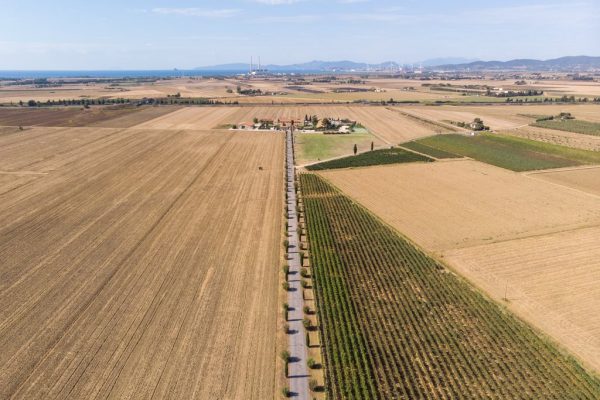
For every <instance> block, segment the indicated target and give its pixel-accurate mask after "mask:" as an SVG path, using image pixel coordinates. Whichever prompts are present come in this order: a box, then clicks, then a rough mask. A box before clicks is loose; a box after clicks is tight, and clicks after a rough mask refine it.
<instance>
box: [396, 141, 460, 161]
mask: <svg viewBox="0 0 600 400" xmlns="http://www.w3.org/2000/svg"><path fill="white" fill-rule="evenodd" d="M401 146H402V147H404V148H405V149H409V150H414V151H417V152H419V153H421V154H425V155H428V156H431V157H435V158H438V159H444V158H460V157H461V156H459V155H456V154H453V153H449V152H447V151H444V150H440V149H436V148H435V147H430V146H427V145H426V144H423V143H419V142H406V143H402V144H401Z"/></svg>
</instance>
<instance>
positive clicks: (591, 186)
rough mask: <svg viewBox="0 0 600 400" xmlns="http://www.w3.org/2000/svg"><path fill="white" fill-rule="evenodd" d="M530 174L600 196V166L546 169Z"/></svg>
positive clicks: (533, 176)
mask: <svg viewBox="0 0 600 400" xmlns="http://www.w3.org/2000/svg"><path fill="white" fill-rule="evenodd" d="M529 176H530V177H532V178H537V179H542V180H544V181H547V182H553V183H556V184H558V185H563V186H567V187H570V188H573V189H578V190H581V191H584V192H587V193H591V194H595V195H597V196H600V167H582V168H571V169H565V170H560V171H544V172H537V173H530V174H529Z"/></svg>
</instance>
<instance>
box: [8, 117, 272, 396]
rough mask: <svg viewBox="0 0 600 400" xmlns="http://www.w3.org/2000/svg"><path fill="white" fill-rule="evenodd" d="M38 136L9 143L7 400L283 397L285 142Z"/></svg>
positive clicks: (98, 132)
mask: <svg viewBox="0 0 600 400" xmlns="http://www.w3.org/2000/svg"><path fill="white" fill-rule="evenodd" d="M36 129H39V130H36ZM36 129H32V130H27V131H26V132H25V133H19V134H18V136H15V135H12V134H9V135H3V136H0V171H8V172H11V173H10V174H8V173H7V174H3V175H1V176H0V204H1V206H0V220H2V221H3V224H2V226H0V259H2V264H1V265H0V349H1V351H0V365H2V369H1V370H0V398H17V399H36V398H39V399H47V398H64V399H67V398H68V399H73V398H81V399H92V398H119V399H124V398H151V397H154V398H173V399H182V398H202V399H203V398H231V399H233V398H235V399H238V398H240V399H241V398H244V399H261V400H262V399H266V398H271V397H272V396H273V391H274V386H275V372H274V370H275V362H276V354H275V342H274V340H273V337H274V336H275V333H276V315H277V310H278V304H276V299H277V288H278V285H277V283H278V281H277V274H278V269H279V268H278V267H279V247H280V240H281V238H280V232H281V223H282V221H281V218H282V212H281V205H282V204H283V199H282V190H281V188H282V187H283V175H282V174H283V172H282V167H283V137H282V136H279V135H275V134H260V133H253V134H252V135H248V134H235V133H231V132H222V131H221V132H199V131H179V130H139V129H126V130H123V129H108V128H105V129H99V128H76V129H75V130H74V129H61V128H51V129H48V130H47V134H44V133H43V132H42V131H41V130H42V129H45V128H36ZM29 135H31V136H29ZM83 138H85V139H83ZM82 139H83V140H82ZM40 141H46V142H45V143H46V144H47V146H46V145H44V146H40V144H39V143H40ZM258 166H262V167H263V169H264V170H263V171H259V170H258ZM25 169H26V170H27V171H29V174H25ZM19 171H22V172H23V174H22V175H20V174H19ZM33 172H38V173H44V172H47V174H46V175H43V174H39V175H36V174H33ZM24 177H25V178H24ZM32 177H33V178H32ZM232 248H235V251H232Z"/></svg>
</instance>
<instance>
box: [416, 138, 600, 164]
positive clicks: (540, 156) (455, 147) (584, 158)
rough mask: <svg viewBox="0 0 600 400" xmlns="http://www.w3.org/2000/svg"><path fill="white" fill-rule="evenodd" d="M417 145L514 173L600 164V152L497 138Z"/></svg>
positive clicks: (435, 140) (437, 140) (428, 140)
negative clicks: (469, 158) (468, 158)
mask: <svg viewBox="0 0 600 400" xmlns="http://www.w3.org/2000/svg"><path fill="white" fill-rule="evenodd" d="M416 143H419V144H423V145H426V146H429V147H433V148H436V149H439V150H443V151H446V152H449V153H453V154H458V155H461V156H465V157H471V158H473V159H475V160H478V161H482V162H485V163H488V164H491V165H495V166H497V167H501V168H506V169H510V170H512V171H531V170H539V169H549V168H561V167H569V166H575V165H581V164H595V163H598V162H600V155H599V154H598V153H597V152H593V151H587V150H580V149H571V148H568V147H564V146H558V145H554V144H549V143H541V142H537V141H533V140H528V139H524V138H518V137H513V136H507V135H496V134H487V133H483V134H478V135H476V136H465V135H458V134H449V135H437V136H432V137H428V138H425V139H420V140H417V141H416Z"/></svg>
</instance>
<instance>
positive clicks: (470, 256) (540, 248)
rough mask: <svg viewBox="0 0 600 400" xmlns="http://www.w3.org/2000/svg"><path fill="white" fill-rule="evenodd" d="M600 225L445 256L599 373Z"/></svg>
mask: <svg viewBox="0 0 600 400" xmlns="http://www.w3.org/2000/svg"><path fill="white" fill-rule="evenodd" d="M598 237H600V227H592V228H585V229H576V230H571V231H566V232H557V233H553V234H550V235H543V236H534V237H530V238H525V239H521V240H509V241H506V242H501V243H494V244H489V245H483V246H476V247H471V248H467V249H459V250H452V251H449V252H446V253H445V254H444V258H445V259H446V261H447V262H448V263H449V264H450V265H451V266H453V267H454V268H455V269H456V270H457V271H458V272H459V273H461V274H462V275H464V276H466V277H467V278H468V279H469V280H471V281H473V282H474V283H475V284H476V285H478V286H479V287H481V288H483V289H484V290H485V291H486V292H487V293H489V294H490V295H491V296H492V297H494V298H496V299H497V300H499V301H502V299H504V297H505V296H506V299H507V301H508V302H507V303H506V304H508V305H509V308H510V309H512V310H514V311H516V312H517V313H518V314H520V315H521V316H523V317H524V318H525V319H527V320H528V321H530V322H532V323H533V324H534V325H536V326H537V327H538V328H539V329H541V330H543V331H544V332H545V333H546V334H548V335H550V336H551V337H553V338H554V339H555V340H557V341H559V342H560V343H562V344H563V345H564V346H565V347H566V348H568V349H569V350H570V351H571V352H572V353H573V354H575V355H576V356H577V357H578V358H579V359H581V360H583V362H584V364H587V365H588V366H589V367H591V368H593V369H595V370H596V371H600V313H598V312H597V310H598V307H600V241H598Z"/></svg>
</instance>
